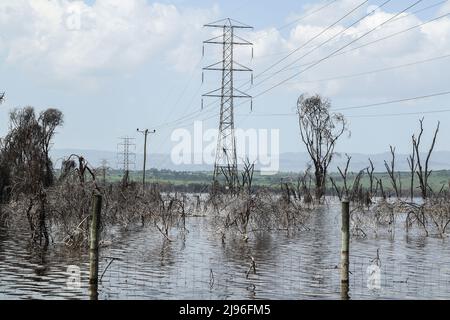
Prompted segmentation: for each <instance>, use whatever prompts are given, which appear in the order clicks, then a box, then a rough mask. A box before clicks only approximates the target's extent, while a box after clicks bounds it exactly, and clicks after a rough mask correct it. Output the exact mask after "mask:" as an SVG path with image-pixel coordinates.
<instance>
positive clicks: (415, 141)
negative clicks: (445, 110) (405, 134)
mask: <svg viewBox="0 0 450 320" xmlns="http://www.w3.org/2000/svg"><path fill="white" fill-rule="evenodd" d="M423 120H424V119H423V118H422V119H421V120H419V122H420V132H419V135H418V136H417V137H416V135H413V136H412V145H413V155H415V158H416V162H415V164H413V166H412V168H415V170H416V174H417V178H418V180H419V188H420V191H421V194H422V198H423V199H427V198H428V196H429V193H430V192H429V191H432V190H431V188H430V186H429V184H428V178H429V177H430V175H431V173H432V170H430V168H429V162H430V158H431V154H432V153H433V149H434V146H435V144H436V138H437V135H438V133H439V127H440V122H438V124H437V126H436V130H435V131H434V135H433V141H432V143H431V146H430V148H429V149H428V152H427V153H426V158H425V162H423V159H422V158H421V153H420V143H421V142H422V135H423V131H424V130H423ZM414 165H415V167H414ZM412 170H413V169H412Z"/></svg>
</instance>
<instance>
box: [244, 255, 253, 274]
mask: <svg viewBox="0 0 450 320" xmlns="http://www.w3.org/2000/svg"><path fill="white" fill-rule="evenodd" d="M250 259H251V261H250V266H249V268H248V270H247V272H246V276H245V277H246V278H247V279H248V276H249V275H250V272H252V271H253V274H256V262H255V258H253V257H252V256H250Z"/></svg>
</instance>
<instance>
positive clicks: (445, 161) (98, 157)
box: [51, 149, 450, 172]
mask: <svg viewBox="0 0 450 320" xmlns="http://www.w3.org/2000/svg"><path fill="white" fill-rule="evenodd" d="M71 154H78V155H83V156H84V157H85V158H86V159H87V160H88V161H89V163H90V164H91V165H92V166H94V167H97V166H100V164H101V161H102V159H106V160H107V161H108V163H109V166H110V167H111V168H118V163H117V155H116V153H115V152H112V151H101V150H80V149H54V150H52V152H51V156H52V159H53V161H54V162H55V164H56V167H59V166H60V165H61V159H62V158H64V157H67V156H69V155H71ZM350 156H351V157H352V161H351V165H350V170H352V171H359V170H361V169H363V168H365V167H367V166H368V164H369V161H368V159H369V158H370V159H372V161H373V163H374V165H375V170H376V171H378V172H384V171H385V167H384V160H387V161H390V157H391V155H390V153H389V152H386V153H380V154H371V155H368V154H360V153H351V154H350ZM407 157H408V155H406V154H397V155H396V161H397V163H396V168H397V170H400V171H408V170H409V167H408V163H407V160H406V159H407ZM142 162H143V155H142V154H137V155H136V164H135V166H134V168H135V169H136V170H140V169H141V168H142ZM308 162H309V157H308V155H307V154H306V153H282V154H280V171H281V172H298V171H302V170H304V169H305V168H306V167H307V164H308ZM345 163H346V157H345V155H344V154H338V155H336V157H335V159H334V160H333V163H332V164H331V171H337V169H336V168H337V166H341V167H342V166H345ZM147 167H148V168H156V169H169V170H175V171H210V170H211V169H212V166H211V165H175V164H173V162H172V161H171V158H170V155H168V154H149V155H148V157H147ZM430 167H431V169H433V170H446V169H450V151H436V152H434V153H433V155H432V157H431V160H430Z"/></svg>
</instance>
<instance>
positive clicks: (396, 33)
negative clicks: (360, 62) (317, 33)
mask: <svg viewBox="0 0 450 320" xmlns="http://www.w3.org/2000/svg"><path fill="white" fill-rule="evenodd" d="M449 15H450V13H446V14H443V15H441V16H439V17H437V18H433V19H431V20H429V21H426V22H422V23H420V24H417V25H415V26H412V27H409V28H407V29H404V30H401V31H398V32H395V33H392V34H390V35H387V36H385V37H382V38H379V39H376V40H374V41H370V42H368V43H365V44H363V45H360V46H357V47H354V48H351V49H349V50H346V51H343V52H339V53H337V54H334V55H332V56H331V57H330V58H335V57H339V56H341V55H344V54H347V53H350V52H352V51H355V50H358V49H361V48H364V47H367V46H369V45H372V44H375V43H378V42H381V41H384V40H387V39H390V38H393V37H395V36H398V35H400V34H403V33H405V32H408V31H411V30H413V29H416V28H419V27H422V26H424V25H426V24H429V23H431V22H434V21H437V20H440V19H443V18H445V17H447V16H449ZM318 61H319V60H315V61H311V62H307V63H304V64H299V65H297V66H294V67H292V68H288V69H285V70H284V71H290V70H294V69H297V68H299V67H307V66H311V65H313V64H315V63H316V62H318Z"/></svg>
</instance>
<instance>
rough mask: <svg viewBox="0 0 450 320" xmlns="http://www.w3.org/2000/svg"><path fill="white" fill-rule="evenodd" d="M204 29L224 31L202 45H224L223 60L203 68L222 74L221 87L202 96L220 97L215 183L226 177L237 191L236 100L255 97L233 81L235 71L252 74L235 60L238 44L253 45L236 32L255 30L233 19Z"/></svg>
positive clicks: (228, 185) (229, 186)
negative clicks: (239, 87) (241, 89)
mask: <svg viewBox="0 0 450 320" xmlns="http://www.w3.org/2000/svg"><path fill="white" fill-rule="evenodd" d="M204 27H209V28H220V29H222V34H221V35H220V36H217V37H214V38H211V39H209V40H206V41H204V42H203V46H204V45H205V44H218V45H222V58H223V59H222V60H221V61H219V62H217V63H214V64H212V65H209V66H207V67H205V68H203V70H210V71H221V72H222V87H221V88H219V89H216V90H213V91H210V92H208V93H205V94H204V95H203V97H215V98H220V123H219V135H218V140H217V150H216V159H215V163H214V175H213V182H214V183H218V177H219V175H224V177H225V178H226V184H227V187H228V188H230V189H232V190H234V188H235V187H236V184H237V182H238V168H237V156H236V139H235V135H234V110H233V109H234V98H249V99H252V97H251V96H249V95H248V94H246V93H245V92H242V91H240V90H239V89H237V88H235V87H234V83H233V78H234V72H235V71H239V72H240V71H243V72H252V71H253V70H251V69H250V68H247V67H246V66H243V65H241V64H240V63H238V62H236V61H235V60H234V55H235V52H234V46H235V45H238V46H241V45H243V46H252V45H253V44H252V43H251V42H249V41H247V40H245V39H243V38H241V37H239V36H238V35H236V34H235V29H253V27H250V26H248V25H246V24H243V23H241V22H238V21H236V20H233V19H230V18H227V19H223V20H219V21H216V22H212V23H209V24H206V25H204ZM204 52H205V50H204V47H203V54H204ZM252 55H253V49H252ZM202 79H203V76H202ZM252 80H253V75H252ZM252 82H253V81H252ZM202 104H203V103H202Z"/></svg>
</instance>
